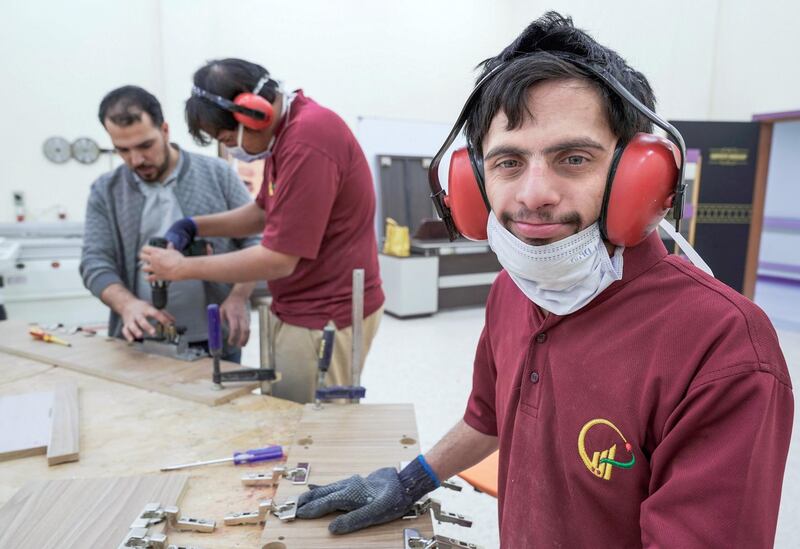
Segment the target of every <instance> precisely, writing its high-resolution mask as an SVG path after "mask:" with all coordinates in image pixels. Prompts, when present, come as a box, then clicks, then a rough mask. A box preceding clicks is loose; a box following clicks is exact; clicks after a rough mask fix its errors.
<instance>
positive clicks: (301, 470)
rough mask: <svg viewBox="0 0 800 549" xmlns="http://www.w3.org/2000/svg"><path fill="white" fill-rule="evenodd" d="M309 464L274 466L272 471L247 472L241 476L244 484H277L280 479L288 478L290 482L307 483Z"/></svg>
mask: <svg viewBox="0 0 800 549" xmlns="http://www.w3.org/2000/svg"><path fill="white" fill-rule="evenodd" d="M310 470H311V466H310V465H309V464H308V463H298V464H297V467H294V468H292V469H289V468H287V467H274V468H273V469H272V473H271V474H270V473H249V474H247V475H243V476H242V484H244V485H245V486H277V485H278V482H279V481H280V480H281V479H282V478H285V479H288V480H289V481H290V482H291V483H292V484H308V474H309V471H310Z"/></svg>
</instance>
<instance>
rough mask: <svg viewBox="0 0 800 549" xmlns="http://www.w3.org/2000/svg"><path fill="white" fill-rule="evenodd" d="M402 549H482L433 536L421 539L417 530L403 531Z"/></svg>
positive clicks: (470, 544) (471, 544) (443, 537)
mask: <svg viewBox="0 0 800 549" xmlns="http://www.w3.org/2000/svg"><path fill="white" fill-rule="evenodd" d="M403 549H482V548H481V546H480V545H475V544H474V543H467V542H466V541H461V540H457V539H454V538H448V537H445V536H438V535H436V536H433V537H432V538H423V537H422V535H420V533H419V530H415V529H413V528H405V529H404V530H403Z"/></svg>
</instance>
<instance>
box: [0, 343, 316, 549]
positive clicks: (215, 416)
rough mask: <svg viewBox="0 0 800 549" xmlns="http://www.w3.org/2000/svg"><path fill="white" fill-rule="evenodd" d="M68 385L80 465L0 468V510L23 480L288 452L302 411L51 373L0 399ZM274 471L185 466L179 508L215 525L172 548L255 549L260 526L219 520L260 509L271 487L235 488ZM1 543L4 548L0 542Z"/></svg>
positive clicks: (2, 387)
mask: <svg viewBox="0 0 800 549" xmlns="http://www.w3.org/2000/svg"><path fill="white" fill-rule="evenodd" d="M17 362H19V363H27V362H29V361H28V360H27V359H24V358H20V357H15V356H11V355H7V354H5V353H2V352H0V378H2V376H3V374H4V373H5V372H6V371H12V370H14V368H15V366H16V363H17ZM68 383H77V385H78V386H79V387H80V416H81V418H80V428H81V433H80V439H81V448H80V451H81V454H80V461H74V462H71V463H63V464H61V465H58V466H55V467H48V464H47V459H46V457H45V456H44V455H40V456H34V457H29V458H26V459H17V460H14V461H7V462H4V463H0V506H2V505H3V504H5V503H6V502H7V501H9V500H10V499H11V498H12V497H13V496H14V494H16V493H17V492H18V490H19V489H20V488H21V487H22V486H24V485H25V484H26V483H27V482H29V481H31V480H58V479H66V478H88V477H121V476H130V475H151V474H163V475H165V474H166V473H159V472H158V470H159V468H160V467H163V466H165V465H170V464H175V463H184V462H189V461H196V460H203V459H211V458H217V457H225V456H230V455H231V453H232V452H233V451H235V450H246V449H248V448H255V447H259V446H266V445H267V444H280V445H282V446H284V448H288V447H289V446H290V445H291V443H292V440H293V439H294V431H295V429H296V428H297V422H298V420H299V419H300V414H301V412H302V406H301V405H299V404H296V403H294V402H289V401H287V400H282V399H278V398H273V397H267V396H261V395H254V394H247V395H244V396H242V397H240V398H237V399H235V400H232V401H230V402H227V403H225V404H221V405H219V406H213V407H212V406H207V405H205V404H201V403H198V402H193V401H190V400H185V399H181V398H175V397H171V396H167V395H163V394H160V393H154V392H152V391H145V390H143V389H139V388H137V387H132V386H130V385H125V384H122V383H114V382H111V381H107V380H105V379H102V378H99V377H95V376H89V375H86V374H82V373H79V372H74V371H71V370H67V369H64V368H52V367H51V368H48V369H47V370H46V371H44V372H40V373H39V374H38V375H35V376H30V377H27V378H25V379H19V380H17V381H15V382H11V383H0V396H4V395H13V394H19V393H22V392H26V391H30V390H32V389H31V387H36V388H37V389H38V390H42V391H53V390H55V389H56V388H57V387H60V386H63V385H65V384H68ZM276 465H279V462H262V463H254V464H251V465H241V466H238V467H237V466H233V465H231V464H230V463H221V464H218V465H210V466H207V467H197V468H194V469H187V470H186V473H187V474H190V475H191V482H190V483H189V485H188V487H187V489H186V493H185V495H184V497H183V500H182V503H181V506H180V507H181V511H182V512H183V513H186V514H187V515H189V516H193V517H200V518H209V519H216V520H217V522H218V527H217V531H216V532H215V533H214V534H213V535H208V534H198V533H194V532H181V533H177V532H176V533H171V534H169V541H170V543H175V544H178V545H188V546H195V547H201V548H202V549H231V548H232V547H241V548H249V547H261V544H260V539H261V531H262V529H263V526H259V525H252V526H224V525H222V524H221V522H222V519H223V517H224V516H225V515H226V514H229V513H231V512H234V511H242V510H248V509H258V501H259V500H261V499H263V498H269V497H272V494H273V492H274V489H272V488H263V487H255V488H251V487H245V486H242V483H241V482H240V477H241V476H242V475H243V474H244V473H256V472H257V473H261V472H266V471H268V470H270V469H271V468H272V467H274V466H276ZM179 472H182V471H179ZM2 528H3V525H2V524H0V530H2ZM0 547H3V549H5V547H6V546H4V545H2V543H0ZM115 548H116V546H113V547H112V549H115Z"/></svg>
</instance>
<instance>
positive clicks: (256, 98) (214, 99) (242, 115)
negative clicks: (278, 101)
mask: <svg viewBox="0 0 800 549" xmlns="http://www.w3.org/2000/svg"><path fill="white" fill-rule="evenodd" d="M270 80H272V79H271V78H270V77H269V75H268V74H265V75H264V76H262V77H261V80H259V81H258V83H257V84H256V86H255V88H253V91H252V92H250V93H240V94H239V95H237V96H236V97H234V98H233V101H231V100H230V99H225V98H224V97H222V96H221V95H216V94H213V93H211V92H207V91H206V90H204V89H202V88H199V87H197V86H192V95H194V96H196V97H202V98H203V99H205V100H207V101H210V102H211V103H214V104H215V105H217V106H218V107H220V108H222V109H225V110H226V111H229V112H231V113H233V117H234V118H235V119H236V121H237V122H238V123H239V124H241V125H242V126H244V127H245V128H249V129H251V130H263V129H264V128H268V127H269V125H270V123H271V122H272V117H273V109H272V103H270V102H269V101H267V99H266V98H265V97H261V96H260V95H258V93H259V92H260V91H261V88H263V87H264V85H265V84H266V83H267V82H269V81H270Z"/></svg>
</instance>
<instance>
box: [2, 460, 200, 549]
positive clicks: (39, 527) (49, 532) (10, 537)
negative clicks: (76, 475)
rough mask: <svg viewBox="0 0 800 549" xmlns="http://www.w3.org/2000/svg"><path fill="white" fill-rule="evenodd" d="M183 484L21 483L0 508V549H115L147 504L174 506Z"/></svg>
mask: <svg viewBox="0 0 800 549" xmlns="http://www.w3.org/2000/svg"><path fill="white" fill-rule="evenodd" d="M188 479H189V476H188V475H178V474H173V475H157V476H155V475H154V476H137V477H119V478H98V479H80V480H49V481H39V482H33V483H30V484H27V485H25V486H23V487H22V488H21V489H20V491H19V492H17V494H16V495H15V496H14V497H13V498H11V500H10V501H9V502H8V503H6V505H4V506H3V507H2V508H0V524H2V525H3V527H2V528H0V547H13V548H14V549H86V548H87V547H98V548H99V547H108V548H113V547H117V546H118V545H119V543H120V542H121V541H122V539H123V538H124V536H125V535H126V534H127V533H128V531H129V530H130V525H131V523H132V522H133V521H134V520H135V519H136V518H137V516H138V515H139V513H140V512H141V511H142V508H143V507H144V506H145V505H146V504H147V503H150V502H160V503H162V504H164V505H177V504H178V503H179V502H180V499H181V496H182V495H183V492H184V490H185V488H186V483H187V481H188ZM151 531H156V530H155V528H151Z"/></svg>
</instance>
